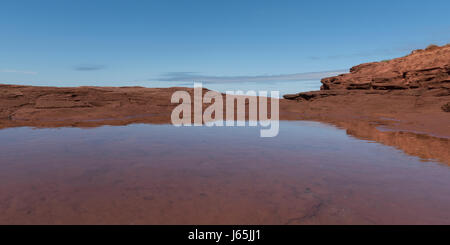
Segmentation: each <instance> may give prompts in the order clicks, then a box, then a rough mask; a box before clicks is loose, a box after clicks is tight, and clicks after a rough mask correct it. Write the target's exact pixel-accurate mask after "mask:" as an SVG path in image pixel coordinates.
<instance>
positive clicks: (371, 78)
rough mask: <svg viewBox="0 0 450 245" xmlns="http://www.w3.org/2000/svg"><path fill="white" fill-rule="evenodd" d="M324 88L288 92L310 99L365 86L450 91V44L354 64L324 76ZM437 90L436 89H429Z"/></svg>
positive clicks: (421, 91)
mask: <svg viewBox="0 0 450 245" xmlns="http://www.w3.org/2000/svg"><path fill="white" fill-rule="evenodd" d="M321 82H322V87H321V90H320V91H319V92H318V91H315V92H307V93H298V94H290V95H285V96H284V98H286V99H295V100H310V99H315V98H321V97H327V96H334V95H342V94H348V93H349V91H350V90H364V91H365V92H363V93H365V94H370V93H379V94H382V93H383V91H392V90H402V91H404V94H405V95H415V96H419V95H424V96H426V95H432V96H448V95H450V44H447V45H445V46H442V47H439V46H435V45H430V46H429V47H428V48H426V49H424V50H415V51H413V52H412V53H411V54H409V55H407V56H405V57H401V58H396V59H392V60H386V61H380V62H371V63H364V64H361V65H357V66H354V67H352V68H351V69H350V73H346V74H341V75H339V76H334V77H328V78H324V79H322V80H321ZM429 90H433V91H431V92H430V91H429Z"/></svg>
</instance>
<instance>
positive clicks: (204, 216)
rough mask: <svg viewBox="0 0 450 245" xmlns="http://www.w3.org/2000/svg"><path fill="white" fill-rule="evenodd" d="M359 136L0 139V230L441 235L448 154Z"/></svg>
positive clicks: (81, 132) (67, 134) (33, 135)
mask: <svg viewBox="0 0 450 245" xmlns="http://www.w3.org/2000/svg"><path fill="white" fill-rule="evenodd" d="M365 127H366V126H363V125H359V127H354V128H358V129H355V130H352V131H349V130H347V131H345V130H342V129H337V128H335V127H333V126H328V125H324V124H321V123H316V122H293V121H291V122H286V121H284V122H281V125H280V130H281V131H280V135H279V136H278V137H275V138H266V139H264V140H262V139H261V138H259V129H258V128H249V127H245V128H239V127H238V128H227V127H220V128H219V127H213V128H207V127H181V128H175V127H173V126H171V125H154V124H153V125H152V124H137V125H129V126H119V127H110V126H105V127H98V128H92V129H80V128H54V129H31V128H9V129H4V130H2V131H0V132H1V133H0V142H1V144H2V147H1V148H0V155H2V158H1V160H0V224H450V189H449V188H448V186H449V184H450V166H449V165H448V164H445V163H444V162H442V160H445V159H442V156H445V155H442V154H441V155H442V156H441V155H440V154H439V152H441V153H442V152H443V151H445V149H447V150H448V149H449V148H448V146H449V142H448V141H447V140H442V139H438V138H433V137H428V136H426V137H423V136H421V135H414V134H412V133H410V134H406V135H391V133H392V132H381V131H376V129H373V130H367V128H365ZM361 132H369V133H366V134H361ZM377 132H378V133H377ZM358 138H366V139H365V140H361V139H358ZM369 139H371V140H369ZM374 139H377V140H378V141H383V143H384V144H386V145H392V146H394V147H396V148H398V149H401V150H398V149H396V148H394V147H390V146H385V145H383V144H379V143H375V142H374V141H373V140H374ZM439 147H441V148H439ZM447 153H448V151H447ZM408 154H411V155H408ZM447 156H448V154H447ZM446 159H447V158H446ZM447 160H448V159H447Z"/></svg>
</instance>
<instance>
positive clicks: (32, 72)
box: [0, 69, 37, 75]
mask: <svg viewBox="0 0 450 245" xmlns="http://www.w3.org/2000/svg"><path fill="white" fill-rule="evenodd" d="M0 72H4V73H21V74H28V75H36V74H37V72H34V71H21V70H8V69H5V70H0Z"/></svg>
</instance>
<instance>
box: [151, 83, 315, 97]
mask: <svg viewBox="0 0 450 245" xmlns="http://www.w3.org/2000/svg"><path fill="white" fill-rule="evenodd" d="M321 85H322V84H321V83H320V81H318V80H305V81H273V82H272V81H271V82H222V83H220V82H214V83H212V82H209V83H203V87H204V88H208V89H211V90H215V91H219V92H223V93H224V92H226V91H236V90H242V91H244V92H246V91H248V90H254V91H260V90H263V91H280V96H282V95H284V94H294V93H298V92H306V91H313V90H319V89H320V86H321ZM145 86H146V87H154V88H165V87H193V86H194V82H192V83H188V82H148V83H147V84H146V85H145ZM269 94H270V93H269Z"/></svg>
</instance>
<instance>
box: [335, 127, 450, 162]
mask: <svg viewBox="0 0 450 245" xmlns="http://www.w3.org/2000/svg"><path fill="white" fill-rule="evenodd" d="M335 125H337V126H338V127H342V128H344V129H346V130H347V134H348V135H351V136H353V137H355V138H358V139H363V140H372V141H376V142H378V143H381V144H384V145H388V146H393V147H395V148H397V149H399V150H402V151H404V152H405V153H406V154H409V155H412V156H417V157H420V158H421V159H423V160H438V161H441V162H443V163H446V164H448V165H450V150H449V149H450V140H449V139H447V138H438V137H433V136H429V135H424V134H416V133H411V132H402V131H400V132H399V131H381V130H379V129H377V128H376V126H374V125H371V124H369V123H366V122H339V123H335Z"/></svg>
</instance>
